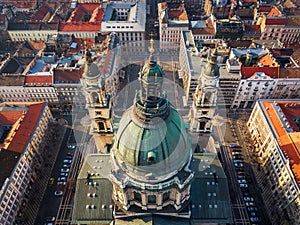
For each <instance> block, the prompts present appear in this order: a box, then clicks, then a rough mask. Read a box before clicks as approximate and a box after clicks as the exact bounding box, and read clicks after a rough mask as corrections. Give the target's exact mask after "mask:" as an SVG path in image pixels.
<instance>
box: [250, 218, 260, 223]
mask: <svg viewBox="0 0 300 225" xmlns="http://www.w3.org/2000/svg"><path fill="white" fill-rule="evenodd" d="M249 219H250V222H258V221H259V219H258V217H250V218H249Z"/></svg>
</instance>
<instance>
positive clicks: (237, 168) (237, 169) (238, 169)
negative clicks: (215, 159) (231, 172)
mask: <svg viewBox="0 0 300 225" xmlns="http://www.w3.org/2000/svg"><path fill="white" fill-rule="evenodd" d="M234 168H235V170H236V171H237V172H241V171H243V172H244V168H243V167H241V166H239V165H234Z"/></svg>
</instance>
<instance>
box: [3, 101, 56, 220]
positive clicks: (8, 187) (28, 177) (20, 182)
mask: <svg viewBox="0 0 300 225" xmlns="http://www.w3.org/2000/svg"><path fill="white" fill-rule="evenodd" d="M51 121H53V117H52V114H51V112H50V110H49V108H48V106H46V107H45V108H44V112H43V113H42V115H41V117H40V120H39V121H38V124H37V127H36V129H35V130H34V132H33V134H32V138H31V140H30V141H29V144H28V145H27V147H26V149H24V150H23V153H22V155H21V157H20V159H19V161H18V162H17V164H16V165H15V168H14V169H13V171H12V173H11V176H10V177H9V178H7V180H6V182H5V184H4V185H3V186H2V189H1V192H0V193H1V194H0V209H1V211H0V212H1V213H0V223H1V225H10V224H13V223H14V220H15V217H16V215H17V213H18V210H19V207H20V206H21V205H22V202H23V201H25V202H26V200H27V197H26V192H27V188H28V185H29V183H33V182H34V181H35V179H37V178H38V176H37V174H36V173H35V172H34V170H35V168H38V167H40V166H41V163H40V162H41V161H40V157H41V152H42V151H44V150H45V149H44V147H45V145H46V143H47V142H48V140H49V137H50V136H51V134H50V132H49V130H50V127H49V126H50V123H51Z"/></svg>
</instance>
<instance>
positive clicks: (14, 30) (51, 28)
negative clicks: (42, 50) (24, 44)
mask: <svg viewBox="0 0 300 225" xmlns="http://www.w3.org/2000/svg"><path fill="white" fill-rule="evenodd" d="M7 32H8V34H9V36H10V39H11V40H12V41H46V40H47V39H48V37H49V36H53V35H57V34H58V23H42V22H28V23H21V22H20V23H9V24H8V27H7Z"/></svg>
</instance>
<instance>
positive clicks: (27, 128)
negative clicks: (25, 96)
mask: <svg viewBox="0 0 300 225" xmlns="http://www.w3.org/2000/svg"><path fill="white" fill-rule="evenodd" d="M46 105H47V103H32V104H31V105H30V106H29V108H28V110H27V112H25V114H24V118H23V120H22V121H21V122H20V123H19V126H18V127H15V128H12V130H11V132H10V134H9V135H11V137H12V140H11V142H10V143H9V145H8V147H7V150H10V151H13V152H18V153H22V152H23V151H24V150H25V149H26V146H27V145H28V143H29V141H30V140H31V137H32V134H33V133H34V132H35V129H36V127H37V126H38V123H39V120H40V118H41V116H42V114H43V111H44V108H45V107H46ZM16 128H17V129H16Z"/></svg>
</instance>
